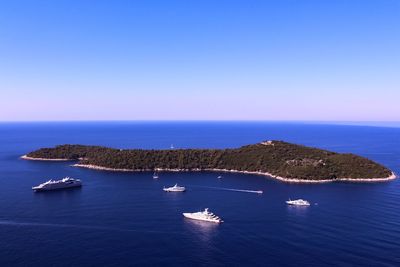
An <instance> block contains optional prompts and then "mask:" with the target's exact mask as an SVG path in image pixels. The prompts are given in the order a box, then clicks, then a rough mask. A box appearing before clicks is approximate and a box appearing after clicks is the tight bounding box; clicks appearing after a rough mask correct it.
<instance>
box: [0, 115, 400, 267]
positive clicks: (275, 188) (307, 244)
mask: <svg viewBox="0 0 400 267" xmlns="http://www.w3.org/2000/svg"><path fill="white" fill-rule="evenodd" d="M263 140H285V141H288V142H293V143H297V144H304V145H307V146H314V147H318V148H323V149H328V150H332V151H337V152H349V153H355V154H358V155H361V156H364V157H368V158H370V159H372V160H375V161H377V162H380V163H382V164H384V165H385V166H387V167H389V168H390V169H392V170H393V171H395V172H396V173H400V128H396V127H366V126H348V125H347V126H341V125H324V124H315V125H313V124H309V123H308V124H298V123H263V122H251V123H250V122H246V123H244V122H112V123H111V122H79V123H77V122H75V123H72V122H70V123H0V183H1V192H0V266H400V179H396V180H394V181H392V182H385V183H362V184H357V183H329V184H287V183H283V182H280V181H276V180H273V179H270V178H267V177H264V176H256V175H245V174H233V173H222V174H221V173H212V172H201V173H199V172H196V173H168V172H162V173H160V178H159V179H158V180H154V179H153V178H152V173H149V172H143V173H118V172H102V171H95V170H89V169H80V168H74V167H71V166H70V164H71V163H66V162H56V163H55V162H37V161H35V162H34V161H25V160H21V159H19V157H20V156H21V155H23V154H26V153H27V152H30V151H32V150H35V149H39V148H41V147H52V146H55V145H59V144H86V145H101V146H109V147H115V148H144V149H168V148H169V147H170V146H171V144H173V146H174V147H175V148H177V149H179V148H233V147H239V146H242V145H246V144H252V143H257V142H260V141H263ZM218 175H222V179H217V176H218ZM64 176H71V177H74V178H79V179H81V180H82V181H83V187H82V188H81V189H73V190H66V191H58V192H48V193H34V192H32V190H31V187H32V186H34V185H37V184H39V183H42V182H44V181H46V180H48V179H50V178H62V177H64ZM175 183H178V184H179V185H184V186H186V187H187V192H185V193H178V194H174V193H165V192H163V191H162V188H163V187H164V186H172V185H174V184H175ZM229 188H231V189H247V190H263V191H264V194H262V195H258V194H253V193H243V192H235V191H229V190H225V189H229ZM288 198H292V199H293V198H304V199H307V200H309V201H310V202H311V203H312V205H311V206H310V207H307V208H301V207H289V206H287V205H286V204H285V200H287V199H288ZM204 208H209V209H210V210H211V211H213V212H214V213H216V214H217V215H219V216H220V217H222V218H223V219H224V221H225V222H224V223H223V224H221V225H215V224H210V223H201V222H196V221H190V220H188V219H184V218H183V216H182V212H196V211H199V210H201V209H204Z"/></svg>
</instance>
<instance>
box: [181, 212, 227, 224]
mask: <svg viewBox="0 0 400 267" xmlns="http://www.w3.org/2000/svg"><path fill="white" fill-rule="evenodd" d="M182 214H183V216H184V217H185V218H188V219H191V220H196V221H203V222H212V223H222V222H223V220H221V219H206V218H198V217H195V216H193V215H192V214H191V213H182Z"/></svg>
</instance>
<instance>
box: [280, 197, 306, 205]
mask: <svg viewBox="0 0 400 267" xmlns="http://www.w3.org/2000/svg"><path fill="white" fill-rule="evenodd" d="M286 203H287V204H289V205H294V206H310V202H308V201H307V200H304V199H301V198H300V199H296V200H290V199H289V200H287V201H286Z"/></svg>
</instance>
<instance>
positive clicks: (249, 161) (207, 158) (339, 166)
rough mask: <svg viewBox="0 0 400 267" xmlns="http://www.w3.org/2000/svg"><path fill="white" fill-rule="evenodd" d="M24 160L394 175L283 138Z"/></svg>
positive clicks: (278, 173)
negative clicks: (222, 145)
mask: <svg viewBox="0 0 400 267" xmlns="http://www.w3.org/2000/svg"><path fill="white" fill-rule="evenodd" d="M22 158H23V159H28V160H52V161H62V160H73V161H77V162H75V164H73V166H76V167H84V168H91V169H97V170H106V171H125V172H126V171H135V172H136V171H155V170H156V171H219V172H240V173H249V174H259V175H266V176H270V177H272V178H276V179H279V180H282V181H285V182H299V183H301V182H303V183H307V182H308V183H318V182H331V181H358V182H366V181H371V182H372V181H387V180H391V179H395V178H396V175H395V174H394V173H393V172H392V171H391V170H389V169H388V168H386V167H385V166H383V165H381V164H379V163H376V162H374V161H372V160H370V159H367V158H364V157H361V156H357V155H354V154H348V153H336V152H331V151H327V150H322V149H318V148H313V147H307V146H303V145H297V144H291V143H288V142H284V141H264V142H261V143H257V144H252V145H246V146H242V147H239V148H230V149H166V150H146V149H114V148H108V147H101V146H87V145H59V146H56V147H53V148H41V149H39V150H36V151H33V152H30V153H28V154H27V155H24V156H23V157H22Z"/></svg>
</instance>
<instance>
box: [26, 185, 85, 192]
mask: <svg viewBox="0 0 400 267" xmlns="http://www.w3.org/2000/svg"><path fill="white" fill-rule="evenodd" d="M78 187H82V184H73V185H65V186H60V187H52V188H50V187H32V190H33V191H35V192H45V191H56V190H64V189H72V188H78Z"/></svg>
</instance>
